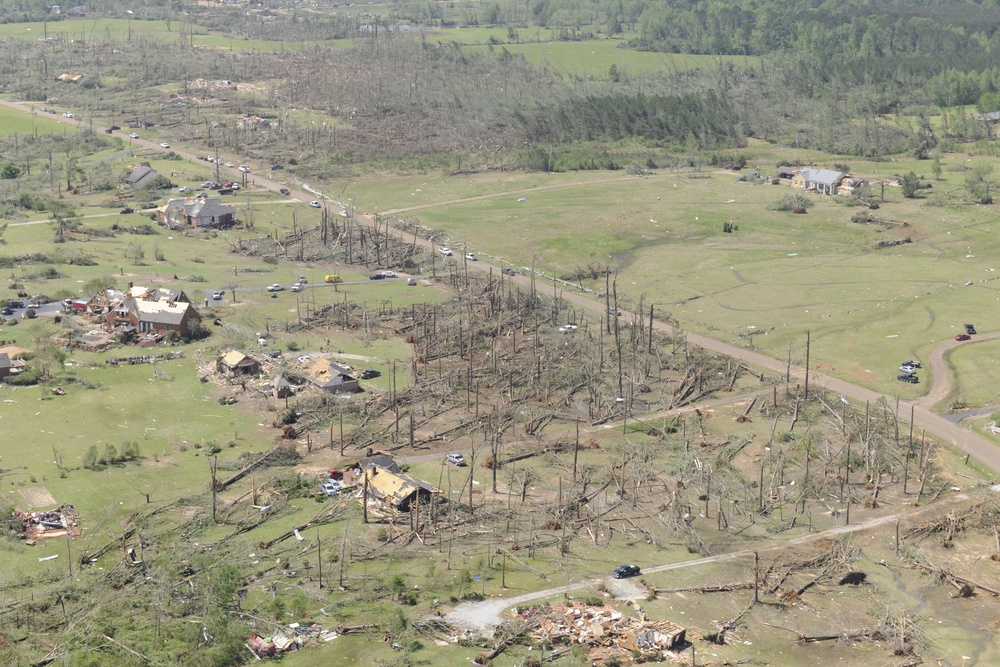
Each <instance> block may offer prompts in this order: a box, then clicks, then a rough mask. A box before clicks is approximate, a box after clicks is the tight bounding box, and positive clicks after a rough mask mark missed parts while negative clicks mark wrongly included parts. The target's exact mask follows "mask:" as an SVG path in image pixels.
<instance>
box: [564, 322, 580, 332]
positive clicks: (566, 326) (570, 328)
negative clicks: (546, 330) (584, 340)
mask: <svg viewBox="0 0 1000 667" xmlns="http://www.w3.org/2000/svg"><path fill="white" fill-rule="evenodd" d="M579 328H580V327H578V326H577V325H575V324H564V325H562V326H561V327H559V333H573V332H574V331H576V330H577V329H579Z"/></svg>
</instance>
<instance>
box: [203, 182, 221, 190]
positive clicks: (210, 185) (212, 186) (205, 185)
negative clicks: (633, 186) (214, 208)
mask: <svg viewBox="0 0 1000 667" xmlns="http://www.w3.org/2000/svg"><path fill="white" fill-rule="evenodd" d="M198 187H199V188H201V189H202V190H213V189H215V188H217V187H218V186H217V185H216V184H215V183H213V182H212V181H205V182H204V183H202V184H201V185H199V186H198Z"/></svg>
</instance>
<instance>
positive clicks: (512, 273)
mask: <svg viewBox="0 0 1000 667" xmlns="http://www.w3.org/2000/svg"><path fill="white" fill-rule="evenodd" d="M500 273H502V274H504V275H505V276H516V275H517V271H515V270H514V269H512V268H510V267H507V266H505V267H504V268H502V269H500Z"/></svg>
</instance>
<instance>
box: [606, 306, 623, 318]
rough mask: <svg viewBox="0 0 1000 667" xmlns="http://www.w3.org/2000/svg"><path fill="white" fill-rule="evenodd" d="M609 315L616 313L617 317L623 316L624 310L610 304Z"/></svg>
mask: <svg viewBox="0 0 1000 667" xmlns="http://www.w3.org/2000/svg"><path fill="white" fill-rule="evenodd" d="M608 315H614V316H615V317H621V316H622V311H620V310H618V309H617V308H615V307H614V306H608Z"/></svg>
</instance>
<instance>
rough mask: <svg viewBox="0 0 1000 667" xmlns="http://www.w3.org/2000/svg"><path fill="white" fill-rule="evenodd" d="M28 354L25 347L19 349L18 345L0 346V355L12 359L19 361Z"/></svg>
mask: <svg viewBox="0 0 1000 667" xmlns="http://www.w3.org/2000/svg"><path fill="white" fill-rule="evenodd" d="M27 352H28V350H26V349H24V348H23V347H18V346H17V345H0V354H6V355H7V356H8V357H10V358H11V359H17V358H18V357H19V356H21V355H22V354H25V353H27Z"/></svg>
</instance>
